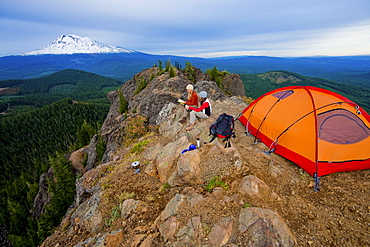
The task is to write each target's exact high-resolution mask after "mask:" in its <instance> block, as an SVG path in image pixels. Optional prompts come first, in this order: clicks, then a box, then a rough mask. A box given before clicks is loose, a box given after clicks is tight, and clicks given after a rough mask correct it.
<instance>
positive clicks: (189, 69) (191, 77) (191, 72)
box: [185, 62, 195, 82]
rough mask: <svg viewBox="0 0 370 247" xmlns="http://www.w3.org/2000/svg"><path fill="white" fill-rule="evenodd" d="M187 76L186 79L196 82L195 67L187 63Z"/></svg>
mask: <svg viewBox="0 0 370 247" xmlns="http://www.w3.org/2000/svg"><path fill="white" fill-rule="evenodd" d="M185 75H186V77H187V78H188V79H189V80H191V81H193V82H194V81H195V70H194V67H193V65H191V63H190V62H186V66H185Z"/></svg>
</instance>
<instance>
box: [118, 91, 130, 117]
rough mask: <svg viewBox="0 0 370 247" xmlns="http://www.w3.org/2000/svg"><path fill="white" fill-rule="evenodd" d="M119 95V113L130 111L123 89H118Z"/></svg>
mask: <svg viewBox="0 0 370 247" xmlns="http://www.w3.org/2000/svg"><path fill="white" fill-rule="evenodd" d="M118 95H119V109H118V112H119V114H122V113H125V112H127V111H128V101H127V100H126V99H125V97H124V96H123V93H122V90H121V89H120V88H119V89H118Z"/></svg>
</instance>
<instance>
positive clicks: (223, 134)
mask: <svg viewBox="0 0 370 247" xmlns="http://www.w3.org/2000/svg"><path fill="white" fill-rule="evenodd" d="M234 122H235V119H234V117H233V116H231V115H228V114H226V113H222V114H221V115H220V116H219V117H218V118H217V120H216V121H215V122H214V123H213V124H212V125H211V127H209V135H212V139H211V140H210V141H209V142H212V141H213V140H214V139H215V138H216V137H219V138H224V140H223V142H226V144H225V148H226V147H231V144H230V138H231V137H235V132H233V130H234Z"/></svg>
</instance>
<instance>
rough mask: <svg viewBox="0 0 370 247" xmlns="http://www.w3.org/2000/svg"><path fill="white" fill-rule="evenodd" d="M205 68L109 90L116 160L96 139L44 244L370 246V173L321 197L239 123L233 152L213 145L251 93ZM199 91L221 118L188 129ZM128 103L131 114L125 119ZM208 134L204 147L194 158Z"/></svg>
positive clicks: (325, 183) (339, 177)
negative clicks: (216, 125)
mask: <svg viewBox="0 0 370 247" xmlns="http://www.w3.org/2000/svg"><path fill="white" fill-rule="evenodd" d="M194 71H195V76H193V77H192V80H189V79H188V78H189V76H188V75H187V74H186V72H185V71H183V70H180V69H176V70H175V74H176V75H175V76H170V73H168V72H166V73H159V68H157V67H153V68H149V69H147V70H144V71H142V72H140V73H138V74H137V75H135V76H134V77H133V78H132V79H131V80H129V81H127V82H126V83H124V84H123V85H122V86H121V87H120V89H119V90H117V91H114V92H110V93H109V94H108V97H109V99H110V100H111V107H110V111H109V113H108V115H107V118H106V120H105V123H104V125H103V126H102V128H101V131H100V134H101V135H102V136H103V137H104V139H105V141H106V151H105V154H104V157H103V159H102V160H101V161H99V162H97V158H96V157H97V155H96V151H95V145H96V142H97V141H96V139H97V138H96V137H95V138H93V139H92V140H91V143H90V145H89V146H87V147H85V148H83V149H81V150H78V151H76V152H74V153H73V154H72V155H70V160H71V161H72V164H73V165H74V167H75V168H76V169H77V170H78V171H79V172H80V173H81V174H83V175H82V177H81V178H79V179H78V180H77V182H76V196H75V201H74V204H73V205H71V207H70V209H69V211H68V212H67V213H66V215H65V218H64V220H63V221H62V222H61V224H60V226H59V227H58V228H57V229H56V230H55V232H54V234H53V235H51V236H49V237H48V238H47V239H46V240H45V241H44V243H43V244H42V246H44V247H46V246H55V247H56V246H80V247H82V246H95V247H98V246H132V247H136V246H141V247H146V246H148V247H149V246H204V247H205V246H229V247H233V246H369V245H370V236H369V233H370V224H369V222H370V204H369V201H368V198H369V196H370V193H369V191H370V190H369V185H370V183H369V181H370V180H369V179H370V172H369V170H364V171H358V172H351V173H340V174H331V175H329V176H325V177H323V178H322V180H321V182H322V189H321V191H319V192H314V190H313V179H312V178H311V177H310V176H309V175H308V174H307V173H305V172H304V171H303V170H302V169H300V168H299V167H298V166H296V165H295V164H293V163H291V162H289V161H288V160H286V159H284V158H282V157H280V156H278V155H276V154H274V153H272V154H267V153H265V152H264V151H267V150H268V148H267V147H266V146H264V145H263V144H262V143H258V142H257V140H255V138H254V137H253V136H248V135H246V134H245V132H244V131H245V128H244V126H243V125H242V124H241V123H240V122H238V121H236V122H235V132H236V133H235V137H234V138H232V139H231V147H227V148H225V147H224V142H223V139H220V138H216V139H215V140H214V141H213V142H211V143H209V140H210V139H211V137H210V136H209V127H210V125H211V124H212V123H213V122H214V121H215V120H216V119H217V117H218V116H219V115H220V114H222V113H227V114H230V115H233V116H234V117H235V118H237V117H238V116H239V114H240V113H241V112H242V111H243V110H244V109H245V107H246V106H247V102H246V98H245V97H244V96H245V95H244V87H243V83H242V81H241V80H240V78H239V76H238V75H235V74H225V75H224V77H223V80H222V83H221V84H220V85H217V83H215V82H214V81H212V80H211V79H210V76H209V75H208V74H205V73H202V72H201V71H200V70H197V69H196V68H194ZM193 75H194V74H193ZM143 82H144V83H145V84H146V85H145V87H144V88H141V90H138V88H139V85H141V83H143ZM189 83H192V84H194V89H195V91H196V92H198V93H199V92H200V91H203V90H204V91H207V92H208V95H209V99H210V102H211V104H212V109H213V113H212V115H211V117H210V118H209V119H204V120H203V119H201V120H199V121H197V122H196V124H195V127H194V128H193V129H192V130H190V131H186V130H185V128H186V127H187V125H188V124H189V123H188V122H186V123H184V124H182V123H180V122H179V120H180V119H181V117H182V114H183V113H184V107H183V106H182V105H180V104H178V103H177V99H179V98H182V99H186V98H185V97H186V85H187V84H189ZM221 88H222V89H221ZM120 94H122V95H120ZM122 96H123V97H124V98H125V99H126V100H127V102H128V111H127V112H126V113H122V114H120V113H119V109H120V106H121V104H122ZM120 101H121V103H120ZM198 138H199V139H200V140H201V145H200V147H198V148H196V149H194V150H190V151H186V150H187V149H189V146H190V145H191V144H196V141H197V139H198ZM184 150H185V151H184ZM83 153H87V154H88V159H87V164H86V165H85V166H82V165H81V164H82V160H83V158H82V154H83Z"/></svg>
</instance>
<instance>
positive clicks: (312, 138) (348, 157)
mask: <svg viewBox="0 0 370 247" xmlns="http://www.w3.org/2000/svg"><path fill="white" fill-rule="evenodd" d="M238 120H239V121H240V122H241V123H243V124H244V126H246V131H247V132H248V133H250V134H252V135H254V136H255V137H256V138H257V139H258V140H260V141H262V142H263V143H265V144H266V145H267V146H268V147H269V148H270V150H271V151H270V152H275V153H277V154H279V155H281V156H284V157H285V158H287V159H289V160H291V161H292V162H294V163H295V164H297V165H298V166H300V167H301V168H303V169H304V170H305V171H306V172H307V173H309V174H310V175H311V176H312V177H320V176H323V175H327V174H330V173H335V172H344V171H355V170H362V169H369V168H370V116H369V115H368V114H367V113H366V112H365V111H364V110H363V109H362V108H361V107H359V106H358V105H357V104H356V103H354V102H352V101H351V100H349V99H347V98H345V97H343V96H341V95H339V94H337V93H334V92H331V91H328V90H325V89H321V88H316V87H310V86H291V87H285V88H280V89H276V90H273V91H271V92H269V93H266V94H264V95H262V96H260V97H259V98H258V99H256V100H255V101H253V102H252V103H251V104H250V105H249V106H248V107H247V108H246V109H245V110H244V111H243V112H242V115H241V116H240V117H239V118H238Z"/></svg>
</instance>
